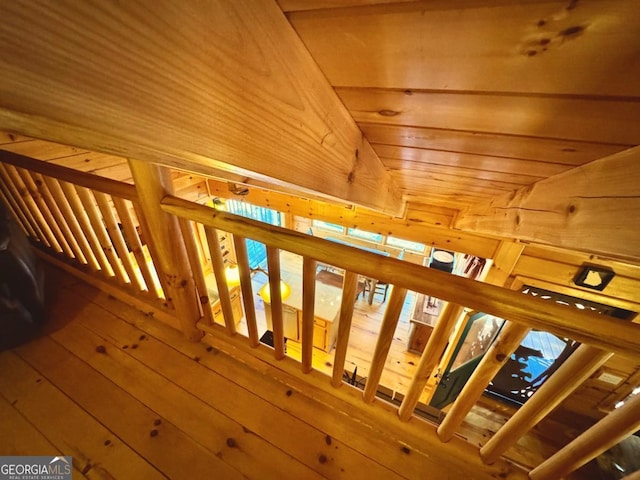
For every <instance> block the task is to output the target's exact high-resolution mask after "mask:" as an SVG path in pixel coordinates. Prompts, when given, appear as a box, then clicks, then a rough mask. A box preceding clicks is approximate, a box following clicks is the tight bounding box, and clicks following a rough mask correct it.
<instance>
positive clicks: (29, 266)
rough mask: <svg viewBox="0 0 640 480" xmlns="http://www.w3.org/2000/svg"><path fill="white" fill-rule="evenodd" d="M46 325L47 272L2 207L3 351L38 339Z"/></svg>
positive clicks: (0, 336)
mask: <svg viewBox="0 0 640 480" xmlns="http://www.w3.org/2000/svg"><path fill="white" fill-rule="evenodd" d="M43 321H44V270H43V268H42V265H41V264H40V262H39V261H38V259H37V257H36V256H35V254H34V253H33V250H32V249H31V245H30V244H29V240H27V237H26V236H25V235H24V232H23V231H22V230H21V229H20V227H19V226H18V225H17V224H16V223H15V222H14V221H13V220H12V219H11V218H10V217H9V215H8V213H7V212H6V210H5V209H4V207H3V205H2V204H0V332H1V334H0V351H1V350H6V349H8V348H12V347H15V346H17V345H19V344H21V343H23V342H25V341H27V340H29V339H31V338H33V337H34V336H35V335H37V333H38V331H39V326H40V325H41V324H42V322H43Z"/></svg>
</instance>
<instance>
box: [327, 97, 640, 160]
mask: <svg viewBox="0 0 640 480" xmlns="http://www.w3.org/2000/svg"><path fill="white" fill-rule="evenodd" d="M336 91H337V92H338V94H339V95H340V98H341V99H342V101H343V102H344V104H345V105H346V106H347V108H348V109H349V111H350V112H351V114H352V115H353V118H354V119H355V120H356V121H357V122H358V123H382V124H387V125H408V126H416V125H417V126H421V127H427V128H440V129H452V130H463V131H469V132H479V133H490V134H511V135H520V136H522V135H525V136H530V137H542V138H543V139H557V140H563V141H564V140H574V141H585V142H595V143H613V144H621V145H636V144H637V143H638V141H639V140H640V134H637V133H636V132H637V131H638V129H637V128H633V129H631V130H629V127H630V126H632V125H634V126H637V125H638V124H639V122H640V115H639V112H640V104H639V103H638V102H637V101H636V100H635V99H627V100H625V99H616V98H613V99H585V98H580V97H573V96H571V97H567V96H562V97H556V96H523V95H502V94H500V93H492V92H488V93H482V94H468V93H465V92H449V91H439V90H437V91H415V92H410V93H406V92H405V91H403V90H383V89H377V88H374V89H365V88H337V89H336ZM479 112H480V114H479ZM595 112H597V113H595ZM564 159H565V160H570V161H578V160H579V159H578V158H572V157H565V158H564Z"/></svg>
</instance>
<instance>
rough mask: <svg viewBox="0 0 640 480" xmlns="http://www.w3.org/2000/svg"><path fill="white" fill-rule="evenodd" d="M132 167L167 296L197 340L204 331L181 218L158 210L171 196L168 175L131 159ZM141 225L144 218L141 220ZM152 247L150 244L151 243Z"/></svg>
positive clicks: (184, 327) (191, 337)
mask: <svg viewBox="0 0 640 480" xmlns="http://www.w3.org/2000/svg"><path fill="white" fill-rule="evenodd" d="M129 167H130V168H131V173H132V175H133V178H134V180H135V183H136V188H137V192H138V196H139V199H140V204H139V205H140V210H141V211H142V212H143V214H144V219H145V221H146V222H144V223H146V225H147V226H148V228H145V230H148V234H149V237H148V240H147V243H149V242H151V241H153V244H154V245H155V249H154V252H155V255H154V258H153V260H154V263H155V266H156V269H157V270H158V275H160V276H161V277H164V279H165V280H166V281H165V283H164V284H163V288H164V287H165V285H166V288H167V289H168V291H167V290H165V295H166V297H167V300H171V301H172V302H173V305H175V310H176V316H177V317H178V320H179V321H180V327H181V329H182V332H183V333H184V335H185V337H187V338H188V339H189V340H198V339H200V338H201V337H202V332H201V331H200V330H198V329H197V328H196V323H197V322H198V320H199V319H200V308H199V305H198V303H199V301H198V299H197V295H196V286H195V282H194V279H193V273H192V271H191V264H190V263H189V256H188V255H187V251H186V248H185V245H184V241H183V239H182V234H181V232H180V225H179V223H178V219H177V218H176V217H173V216H171V215H168V214H166V213H165V212H164V211H162V210H161V209H160V208H159V204H160V199H161V198H162V197H163V196H164V195H166V194H168V193H171V191H172V188H171V178H170V177H169V172H168V171H167V170H166V169H164V168H161V167H157V166H155V165H151V164H150V163H146V162H142V161H140V160H133V159H130V160H129ZM139 220H140V221H141V222H142V219H141V218H139ZM149 244H150V243H149Z"/></svg>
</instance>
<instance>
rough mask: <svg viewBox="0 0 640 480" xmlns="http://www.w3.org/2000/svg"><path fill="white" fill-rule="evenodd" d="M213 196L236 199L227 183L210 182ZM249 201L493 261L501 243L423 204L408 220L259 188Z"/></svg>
mask: <svg viewBox="0 0 640 480" xmlns="http://www.w3.org/2000/svg"><path fill="white" fill-rule="evenodd" d="M208 184H209V189H210V190H211V194H212V195H214V196H218V197H221V198H237V197H234V196H233V195H232V194H231V193H230V192H229V189H228V186H227V184H226V183H225V182H220V181H216V180H209V181H208ZM242 198H243V199H244V200H245V201H246V202H248V203H251V204H253V205H259V206H263V207H266V208H272V209H275V210H278V211H280V212H284V213H291V214H293V215H299V216H301V217H306V218H313V219H317V220H323V221H325V222H329V223H336V224H339V225H348V226H349V227H351V228H360V229H362V230H366V231H368V232H375V233H380V234H382V235H392V236H396V237H399V238H404V239H406V240H413V241H415V242H420V243H424V244H426V245H430V246H435V247H439V248H444V249H447V250H454V251H456V252H461V253H469V254H471V255H475V256H478V257H483V258H493V256H494V254H495V252H496V249H497V248H498V245H499V243H500V241H499V240H498V239H495V238H489V237H487V236H484V235H474V234H472V233H466V232H461V231H459V230H453V229H451V228H449V226H450V225H451V224H452V223H453V217H454V214H455V213H457V212H454V211H452V210H450V209H444V208H439V207H433V206H428V207H427V206H425V205H423V204H420V203H415V204H411V203H408V206H409V207H411V208H410V209H408V210H407V212H406V215H405V218H395V217H392V216H390V215H384V214H381V213H378V212H374V211H372V210H370V209H367V208H361V207H354V206H353V205H349V206H345V205H335V204H331V203H328V202H324V201H321V200H312V199H307V198H300V197H295V196H292V195H287V194H282V193H278V192H273V191H267V190H264V189H259V188H249V193H248V194H247V195H246V196H243V197H242Z"/></svg>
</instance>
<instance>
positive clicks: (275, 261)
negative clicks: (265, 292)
mask: <svg viewBox="0 0 640 480" xmlns="http://www.w3.org/2000/svg"><path fill="white" fill-rule="evenodd" d="M267 266H268V269H269V292H270V296H271V307H270V308H271V322H272V324H273V348H274V350H275V353H274V355H275V358H276V360H281V359H283V358H284V326H283V323H282V295H281V292H280V250H278V249H277V248H273V247H269V246H268V245H267Z"/></svg>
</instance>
